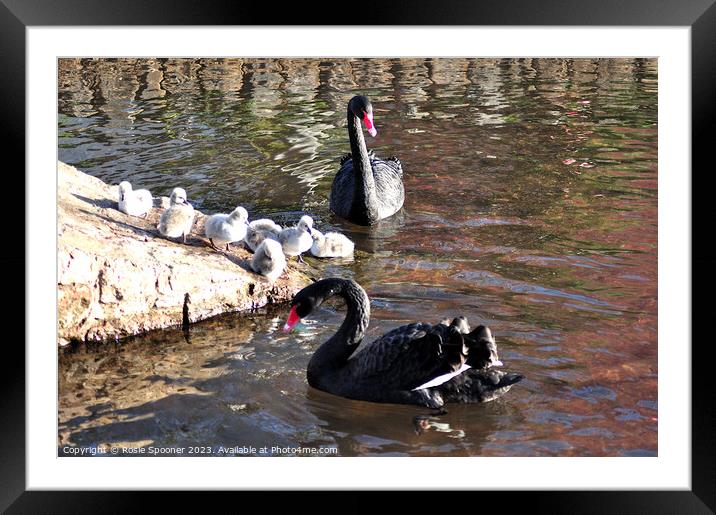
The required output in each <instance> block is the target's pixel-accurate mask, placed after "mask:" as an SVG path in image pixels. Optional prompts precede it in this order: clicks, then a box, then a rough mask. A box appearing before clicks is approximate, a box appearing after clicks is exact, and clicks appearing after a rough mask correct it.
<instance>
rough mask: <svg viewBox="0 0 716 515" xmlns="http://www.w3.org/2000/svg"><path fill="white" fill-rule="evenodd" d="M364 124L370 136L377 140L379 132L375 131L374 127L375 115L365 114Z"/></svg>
mask: <svg viewBox="0 0 716 515" xmlns="http://www.w3.org/2000/svg"><path fill="white" fill-rule="evenodd" d="M363 123H364V124H365V128H366V129H368V134H370V135H371V136H372V137H374V138H375V135H376V134H378V131H377V130H375V126H374V125H373V115H372V114H368V113H365V115H364V116H363Z"/></svg>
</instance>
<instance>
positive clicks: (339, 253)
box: [119, 181, 354, 281]
mask: <svg viewBox="0 0 716 515" xmlns="http://www.w3.org/2000/svg"><path fill="white" fill-rule="evenodd" d="M153 206H154V199H153V197H152V194H151V193H150V191H149V190H146V189H139V190H134V189H132V185H131V184H130V183H129V182H128V181H123V182H122V183H120V185H119V210H120V211H122V212H123V213H126V214H128V215H131V216H142V217H146V216H147V214H148V213H149V210H150V209H152V207H153ZM194 217H195V212H194V208H193V207H192V205H191V204H190V203H189V202H187V194H186V191H185V190H184V189H183V188H174V189H173V190H172V193H171V195H170V197H169V207H167V208H166V209H165V211H164V212H163V213H162V215H161V218H160V219H159V224H158V225H157V230H158V231H159V233H160V234H161V235H162V236H164V237H166V238H170V239H179V238H181V239H182V242H184V243H186V237H187V235H188V234H189V233H190V231H191V228H192V226H193V224H194ZM204 234H205V235H206V237H207V239H208V240H209V244H210V245H211V247H212V248H213V249H214V250H217V251H221V250H222V248H223V249H225V250H227V251H228V250H229V244H230V243H236V242H241V241H243V242H244V244H245V245H246V247H247V248H248V249H250V250H251V252H253V253H254V255H253V258H252V259H251V262H250V266H251V269H252V270H253V271H254V272H256V273H258V274H261V275H263V276H265V277H266V278H268V279H269V280H271V281H275V280H276V279H278V278H279V277H280V276H281V274H282V273H283V271H284V270H285V268H286V256H289V257H291V256H297V259H298V261H300V262H303V258H302V257H301V255H302V254H303V253H305V252H310V253H311V254H312V255H313V256H315V257H319V258H332V257H348V256H351V255H353V249H354V244H353V242H352V241H351V240H350V239H348V238H347V237H346V236H345V235H344V234H341V233H337V232H327V233H326V234H323V233H322V232H321V231H319V230H318V229H315V228H314V227H313V219H312V218H311V217H310V216H308V215H304V216H302V217H301V219H300V220H299V221H298V224H297V225H296V226H295V227H288V228H282V227H281V226H280V225H278V224H277V223H275V222H274V221H273V220H269V219H268V218H261V219H258V220H254V221H252V222H249V213H248V211H246V209H245V208H243V207H241V206H238V207H237V208H236V209H234V210H233V211H232V212H231V213H230V214H224V213H217V214H215V215H211V216H210V217H209V218H208V219H207V220H206V223H205V225H204Z"/></svg>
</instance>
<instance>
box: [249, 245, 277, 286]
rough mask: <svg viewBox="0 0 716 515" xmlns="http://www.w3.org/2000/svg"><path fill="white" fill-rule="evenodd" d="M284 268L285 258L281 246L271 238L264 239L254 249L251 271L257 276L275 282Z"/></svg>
mask: <svg viewBox="0 0 716 515" xmlns="http://www.w3.org/2000/svg"><path fill="white" fill-rule="evenodd" d="M285 268H286V257H285V256H284V255H283V250H282V249H281V244H280V243H279V242H277V241H276V240H272V239H271V238H266V239H265V240H264V241H262V242H261V244H260V245H259V246H258V247H257V248H256V252H254V257H253V258H252V259H251V269H252V270H253V271H254V272H256V273H257V274H261V275H264V276H266V277H267V278H268V279H269V280H271V281H275V280H276V279H278V278H279V276H280V275H281V274H282V273H283V271H284V269H285Z"/></svg>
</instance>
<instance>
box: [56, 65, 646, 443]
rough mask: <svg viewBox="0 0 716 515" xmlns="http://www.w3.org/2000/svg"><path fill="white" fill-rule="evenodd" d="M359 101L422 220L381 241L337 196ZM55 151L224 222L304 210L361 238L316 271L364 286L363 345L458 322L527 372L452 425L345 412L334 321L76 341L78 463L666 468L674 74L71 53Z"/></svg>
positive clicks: (64, 368) (67, 411)
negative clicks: (332, 389)
mask: <svg viewBox="0 0 716 515" xmlns="http://www.w3.org/2000/svg"><path fill="white" fill-rule="evenodd" d="M358 92H360V93H363V94H366V95H368V96H369V97H370V98H371V100H372V102H373V106H374V115H375V122H376V127H377V129H378V137H377V138H375V139H373V138H367V140H368V145H369V147H371V148H373V149H375V151H376V153H377V154H378V155H379V156H384V157H387V156H390V155H397V156H399V157H400V159H401V160H402V162H403V168H404V171H405V178H404V183H405V189H406V202H405V208H404V209H403V211H402V212H401V213H400V214H399V215H397V216H396V217H394V218H392V219H390V220H388V221H385V222H384V223H382V224H381V225H380V226H379V227H376V228H372V229H367V228H362V227H358V226H354V225H351V224H349V223H346V222H344V221H342V220H340V219H337V218H335V217H334V216H332V215H331V214H330V213H329V210H328V201H327V199H328V192H329V190H330V185H331V181H332V178H333V175H334V174H335V172H336V170H337V168H338V159H339V158H340V156H341V155H342V154H344V153H346V152H348V151H349V145H348V136H347V131H346V126H345V109H346V103H347V101H348V99H349V98H350V97H351V96H352V95H353V94H355V93H358ZM59 158H60V159H61V160H63V161H65V162H68V163H70V164H73V165H75V166H77V167H79V168H80V169H82V170H84V171H86V172H88V173H90V174H92V175H95V176H97V177H100V178H102V179H103V180H105V181H108V182H111V183H118V182H119V181H120V180H123V179H127V178H128V179H130V180H131V181H132V183H133V184H136V185H137V186H142V187H148V188H149V189H151V190H152V192H153V193H154V195H155V196H158V195H168V193H169V192H170V190H171V188H172V187H174V186H181V187H183V188H185V189H186V190H187V192H188V195H189V198H190V201H191V202H192V203H194V205H195V206H196V207H198V208H199V209H201V210H203V211H205V212H209V213H211V212H216V211H222V212H228V211H229V210H230V209H232V208H233V207H234V206H236V205H237V204H240V205H243V206H244V207H246V208H247V209H248V210H249V213H250V215H251V216H252V218H258V217H262V216H264V215H270V216H276V217H279V218H281V219H282V220H288V221H291V222H293V221H297V219H298V217H299V216H300V214H301V213H304V212H305V213H309V214H310V215H311V216H313V218H314V220H316V225H317V226H318V227H319V228H321V229H323V228H326V229H328V228H331V229H338V230H340V231H342V232H345V233H346V234H348V235H349V236H350V237H351V238H353V239H355V241H356V248H357V249H358V253H357V255H356V257H355V259H354V260H348V261H342V262H341V261H339V262H336V261H319V260H316V259H310V258H308V259H307V261H308V262H309V265H308V266H309V267H310V270H311V272H312V273H313V274H314V275H315V276H316V277H328V276H334V275H338V276H342V277H353V278H355V279H356V280H357V281H358V282H359V283H360V284H361V285H363V287H364V288H365V289H366V291H367V292H368V294H369V296H370V298H371V301H372V302H371V312H372V316H373V318H372V321H371V325H370V328H369V331H368V338H370V339H373V338H375V337H377V336H379V335H381V334H383V333H384V332H386V331H387V330H389V329H391V328H393V327H396V326H398V325H401V324H403V323H407V322H413V321H427V322H437V321H439V320H440V319H442V318H444V317H452V316H455V315H458V314H464V315H465V316H467V317H468V319H469V320H470V321H471V323H472V324H473V325H477V324H478V323H484V324H486V325H489V326H490V327H491V328H492V329H493V332H494V334H495V337H496V340H497V343H498V349H499V351H500V357H501V359H502V361H504V363H505V369H506V370H509V371H515V372H519V373H522V374H524V375H525V379H524V380H523V381H522V382H521V383H519V384H517V385H516V386H514V387H513V388H512V390H511V391H510V392H508V393H507V394H506V395H505V396H504V397H503V398H501V399H499V400H497V401H495V402H492V403H487V404H480V405H469V406H450V407H449V409H448V413H447V414H446V415H443V416H440V417H437V418H422V419H416V416H422V417H425V416H429V415H431V413H430V410H427V409H423V408H419V407H406V406H394V405H381V404H372V403H364V402H358V401H350V400H346V399H342V398H338V397H334V396H332V395H328V394H325V393H323V392H319V391H316V390H313V389H311V388H310V387H308V385H307V383H306V380H305V369H306V364H307V363H308V360H309V358H310V356H311V354H312V353H313V352H314V351H315V349H316V348H317V347H318V346H319V345H320V343H322V342H323V341H325V340H326V339H327V338H328V337H329V336H330V335H331V334H332V333H333V332H334V331H335V330H336V329H337V327H338V326H339V325H340V323H341V321H342V317H343V313H344V312H343V310H342V307H341V306H340V305H338V304H327V305H324V307H323V308H322V309H320V310H318V311H317V312H316V313H315V314H314V315H313V316H312V318H311V319H310V320H308V321H307V322H306V327H305V329H304V331H303V332H300V333H297V334H291V335H285V334H283V333H282V332H280V330H279V328H280V325H281V324H282V323H283V320H284V319H285V317H286V315H287V311H288V310H287V309H286V308H285V307H274V308H269V309H268V310H262V311H261V312H258V313H254V314H243V315H227V316H222V317H219V318H217V319H215V320H211V321H207V322H203V323H200V324H197V325H195V326H192V327H191V329H190V331H189V332H188V333H183V332H182V331H180V330H176V331H174V330H167V331H161V332H157V333H152V334H149V335H146V336H144V337H141V338H136V339H134V340H132V341H129V342H124V343H121V344H107V345H103V346H80V347H79V348H75V349H72V350H63V351H61V352H60V364H59V374H60V384H59V387H60V389H59V394H60V398H59V440H58V447H59V449H60V453H62V452H63V451H62V448H63V447H64V446H65V445H68V444H69V445H81V446H94V447H99V448H102V447H103V446H104V447H106V446H112V445H124V446H128V447H129V446H132V447H144V448H149V447H150V446H184V447H188V446H208V447H210V449H209V450H210V451H211V452H213V453H215V454H219V453H220V452H223V451H220V449H219V447H221V446H223V447H226V448H233V451H229V454H242V453H244V451H243V450H242V447H252V446H253V447H254V448H256V449H257V451H256V452H255V453H256V454H271V452H270V451H267V452H265V453H262V452H261V451H260V449H261V447H264V446H266V447H268V448H269V449H270V448H271V447H272V446H279V447H282V448H284V449H286V448H295V447H304V448H323V449H333V448H335V449H337V455H340V456H368V455H370V456H374V455H380V456H383V455H396V456H397V455H401V456H402V455H412V456H432V455H454V456H463V455H482V456H543V455H550V456H551V455H557V456H575V455H577V456H615V455H618V456H645V455H646V456H652V455H656V453H657V407H658V405H657V63H656V60H643V59H636V60H635V59H575V60H563V59H501V60H498V59H402V60H400V59H365V60H328V59H327V60H314V59H310V60H281V59H279V60H276V59H265V60H194V59H191V60H138V61H134V60H119V61H116V60H105V61H91V60H61V61H60V65H59ZM418 429H419V430H418ZM249 451H250V449H249ZM282 452H290V451H282ZM274 454H276V453H274ZM185 455H186V454H185Z"/></svg>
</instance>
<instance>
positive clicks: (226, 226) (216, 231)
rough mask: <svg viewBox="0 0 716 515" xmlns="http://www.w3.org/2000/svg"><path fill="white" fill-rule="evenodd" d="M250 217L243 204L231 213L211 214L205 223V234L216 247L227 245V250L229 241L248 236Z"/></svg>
mask: <svg viewBox="0 0 716 515" xmlns="http://www.w3.org/2000/svg"><path fill="white" fill-rule="evenodd" d="M248 218H249V213H248V212H247V211H246V209H244V208H243V207H241V206H239V207H237V208H236V209H234V210H233V211H232V212H231V214H230V215H225V214H223V213H217V214H215V215H211V216H210V217H209V219H208V220H207V221H206V224H205V225H204V234H206V237H207V238H209V241H210V242H211V246H212V247H214V249H216V250H221V249H220V248H219V247H221V246H222V245H225V246H226V250H229V243H231V242H234V241H241V240H243V239H244V236H246V228H247V225H248Z"/></svg>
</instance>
